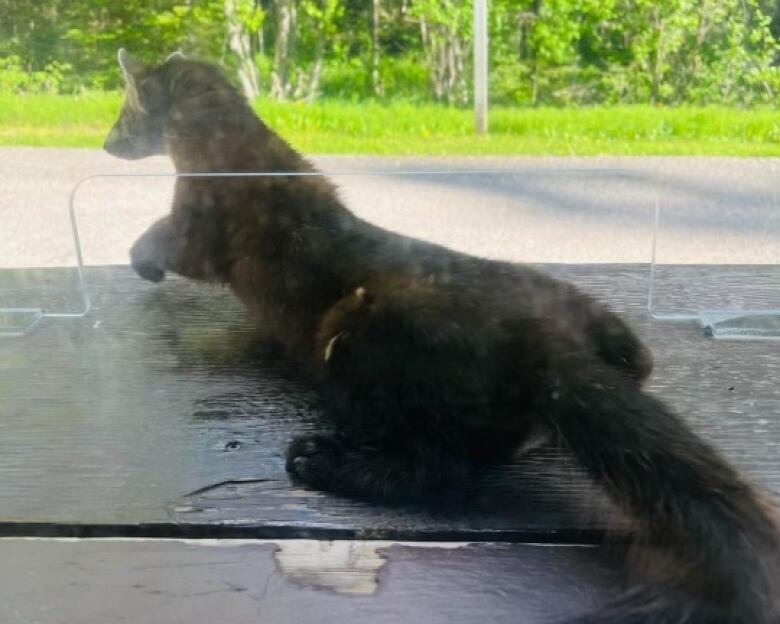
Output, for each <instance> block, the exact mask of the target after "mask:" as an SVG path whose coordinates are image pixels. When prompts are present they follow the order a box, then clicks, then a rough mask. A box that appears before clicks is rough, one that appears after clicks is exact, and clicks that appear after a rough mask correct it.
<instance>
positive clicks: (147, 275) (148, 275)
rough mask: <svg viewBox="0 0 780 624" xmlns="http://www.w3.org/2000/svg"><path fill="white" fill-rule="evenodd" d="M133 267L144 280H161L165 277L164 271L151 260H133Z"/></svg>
mask: <svg viewBox="0 0 780 624" xmlns="http://www.w3.org/2000/svg"><path fill="white" fill-rule="evenodd" d="M133 268H134V269H135V272H136V273H138V275H140V276H141V277H143V278H144V279H145V280H149V281H150V282H161V281H163V280H164V279H165V271H163V270H162V269H161V268H160V267H158V266H157V265H156V264H153V263H151V262H133Z"/></svg>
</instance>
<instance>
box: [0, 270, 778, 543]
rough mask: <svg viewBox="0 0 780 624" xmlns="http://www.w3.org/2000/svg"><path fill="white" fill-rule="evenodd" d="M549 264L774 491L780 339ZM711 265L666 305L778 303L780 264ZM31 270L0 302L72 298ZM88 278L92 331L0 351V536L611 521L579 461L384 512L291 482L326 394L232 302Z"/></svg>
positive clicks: (553, 463)
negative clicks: (653, 315) (754, 296)
mask: <svg viewBox="0 0 780 624" xmlns="http://www.w3.org/2000/svg"><path fill="white" fill-rule="evenodd" d="M547 268H548V270H550V271H551V272H553V273H555V274H556V275H559V276H561V277H566V278H568V279H571V280H573V281H574V282H576V283H578V284H579V285H581V286H582V287H583V288H585V289H586V290H588V291H590V292H592V293H595V294H596V295H597V296H599V297H600V298H601V299H603V300H605V301H607V302H609V303H610V304H611V305H612V307H613V308H614V309H615V310H617V311H619V312H621V313H624V314H625V315H626V316H627V317H628V318H629V319H630V320H631V321H632V323H633V324H634V325H635V326H636V327H637V329H638V331H639V332H640V334H641V335H642V336H643V337H644V338H645V339H646V340H647V342H648V344H649V345H650V347H651V348H652V350H653V352H654V354H655V357H656V370H655V373H654V374H653V376H652V378H651V380H650V383H649V388H650V391H651V392H654V393H656V394H657V395H659V396H661V397H663V398H664V400H665V401H667V402H668V403H670V404H671V405H673V406H674V407H675V408H676V409H677V410H678V411H679V412H680V413H682V414H684V415H685V417H686V418H687V419H688V420H689V422H690V423H691V425H692V426H693V427H694V428H695V429H696V430H697V431H698V432H700V433H701V434H702V435H704V436H705V437H707V438H708V439H710V440H712V441H713V443H714V444H716V445H717V446H718V447H719V448H721V449H722V450H723V451H724V452H725V453H726V454H727V455H728V456H729V457H730V458H731V459H732V460H733V461H734V462H735V463H736V464H738V465H739V466H741V467H742V468H743V469H744V470H745V471H747V472H748V473H749V474H750V475H751V476H752V477H753V478H754V479H755V480H757V481H759V482H761V483H763V484H764V485H765V486H767V487H769V488H770V489H772V490H773V491H775V492H780V417H778V414H779V413H780V389H778V384H777V383H776V380H777V378H778V369H780V351H778V349H779V348H780V343H777V342H768V341H746V342H726V341H717V340H712V339H707V338H706V337H705V336H704V334H703V332H702V329H701V327H699V326H697V325H696V324H695V323H685V322H683V323H661V322H658V321H654V320H651V319H650V318H649V316H648V314H647V312H646V294H647V285H648V282H647V279H648V275H649V272H648V268H647V267H646V266H638V265H592V266H581V265H578V266H563V265H553V266H549V267H547ZM713 270H714V269H713V268H712V267H709V268H707V269H703V268H700V267H678V268H675V270H674V271H672V272H671V273H670V274H669V275H668V276H667V277H666V278H665V281H664V282H663V283H664V290H663V291H662V292H661V293H660V294H661V295H662V296H663V300H662V301H661V303H663V305H665V306H667V307H669V306H671V307H675V306H677V307H678V308H680V309H682V308H683V307H685V306H686V305H689V303H690V301H691V300H693V299H696V300H704V299H708V298H709V300H711V301H712V302H713V304H717V303H718V302H724V301H727V302H728V303H729V305H735V304H739V295H737V294H735V293H738V292H739V289H740V287H741V286H743V285H744V283H745V279H746V276H747V277H748V278H749V279H752V280H753V281H754V282H755V283H757V284H759V286H760V288H759V297H760V296H761V291H760V289H761V288H763V289H764V292H765V293H766V300H767V302H769V301H770V299H771V298H772V297H776V293H775V291H776V290H777V288H776V285H780V279H778V275H777V270H776V269H775V268H767V267H764V268H762V267H732V268H722V270H721V271H720V273H719V274H718V275H719V277H718V279H717V280H715V281H713V280H712V279H710V278H711V275H712V272H713ZM24 275H25V279H24V286H25V287H24V288H23V289H19V283H20V282H19V275H18V274H13V272H10V271H0V292H2V296H3V300H2V303H3V305H8V302H10V301H12V300H13V298H14V296H16V295H19V296H20V297H22V298H24V300H25V304H27V305H30V304H31V303H34V302H35V300H36V297H43V298H44V299H45V300H46V305H47V306H48V307H51V308H52V309H54V308H57V307H59V308H67V307H68V306H69V305H72V304H73V301H72V293H67V292H65V291H62V290H58V289H62V288H63V286H69V285H70V284H71V283H72V277H73V276H72V275H71V274H69V273H68V272H67V271H66V270H61V269H57V270H55V269H49V270H40V271H32V270H27V271H25V274H24ZM87 280H88V283H89V288H90V293H91V296H92V299H93V303H94V308H93V310H92V311H91V312H90V314H89V315H87V316H86V317H85V318H83V319H55V318H48V319H44V320H43V321H42V322H41V323H40V324H39V325H38V326H37V327H36V328H35V329H34V331H33V332H32V333H30V334H29V335H26V336H22V337H17V338H3V339H0V449H1V450H0V534H2V535H48V536H50V535H64V536H82V537H87V536H112V535H131V536H151V537H164V536H189V537H218V536H230V537H264V538H281V537H284V538H298V537H313V538H328V537H331V538H332V537H338V538H365V539H368V538H372V539H394V540H434V539H435V540H441V539H447V540H462V541H484V540H488V541H493V540H507V541H521V542H522V541H551V542H564V543H567V542H582V541H591V539H595V537H596V534H597V532H598V528H599V527H600V526H601V523H602V522H604V521H605V518H607V519H609V518H610V512H609V506H608V505H607V504H606V503H605V502H604V501H603V499H602V497H600V496H599V494H598V492H596V491H594V489H593V488H592V486H591V485H590V484H589V483H588V482H587V480H585V479H584V478H583V477H582V475H581V474H580V473H579V471H578V469H577V467H576V466H574V465H573V464H572V462H571V461H570V460H569V459H568V458H567V457H566V456H565V455H562V454H561V453H560V452H559V451H558V450H557V449H555V448H545V447H542V448H540V449H536V450H533V451H531V452H530V453H528V454H527V455H526V456H524V457H521V458H518V459H517V460H516V461H515V462H514V463H513V464H512V465H509V466H506V467H504V468H502V469H499V470H495V471H493V472H491V473H486V474H484V475H482V477H481V480H480V488H479V492H480V494H479V495H478V496H477V497H476V499H475V500H474V502H473V504H471V505H469V506H468V507H467V508H464V507H459V508H457V509H436V510H430V509H403V510H399V509H384V508H381V507H373V506H368V505H361V504H358V503H353V502H350V501H346V500H343V499H340V498H338V497H333V496H328V495H323V494H320V493H317V492H310V491H307V490H304V489H300V488H294V487H292V486H291V484H290V482H289V480H288V478H287V475H286V473H285V471H284V461H283V455H284V449H285V446H286V444H287V443H288V441H289V440H290V439H291V438H292V437H293V436H295V435H298V434H300V433H303V432H306V431H310V430H312V429H315V428H316V427H317V415H318V412H319V410H320V408H321V405H320V400H319V396H318V393H317V392H316V389H315V388H313V387H312V386H311V385H309V384H308V383H307V381H306V380H305V379H303V378H302V377H301V376H300V374H299V373H298V371H297V370H296V369H295V367H294V366H292V365H290V364H289V363H287V362H285V361H284V360H283V359H282V358H280V357H279V355H278V354H276V353H274V352H273V351H272V350H271V349H268V348H267V347H265V346H264V345H262V344H260V343H258V342H257V341H256V340H254V339H253V337H252V331H251V327H250V326H249V325H248V323H247V321H246V318H245V316H244V312H243V310H242V308H241V307H240V305H239V304H238V303H237V302H236V301H235V300H234V298H233V297H232V295H230V293H229V292H227V291H226V290H224V289H220V288H212V287H207V286H204V285H200V284H194V283H191V282H188V281H185V280H180V279H172V280H170V281H166V282H165V283H163V284H162V285H152V284H148V283H145V282H143V281H141V280H140V279H138V278H136V277H135V276H134V275H133V274H132V272H131V271H130V269H129V268H127V267H99V268H90V269H88V271H87ZM14 289H16V291H15V290H14ZM66 290H67V289H66ZM20 293H21V294H20ZM675 297H676V298H677V299H678V300H677V301H675ZM697 298H698V299H697ZM707 305H710V304H707ZM605 514H606V515H605ZM594 531H595V533H594Z"/></svg>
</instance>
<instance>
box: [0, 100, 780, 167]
mask: <svg viewBox="0 0 780 624" xmlns="http://www.w3.org/2000/svg"><path fill="white" fill-rule="evenodd" d="M119 106H120V96H119V95H118V94H113V93H89V94H85V95H81V96H73V97H69V96H52V95H27V96H16V95H4V94H0V145H33V146H60V147H99V146H100V145H101V143H102V140H103V138H104V136H105V134H106V132H107V130H108V128H109V127H110V126H111V124H112V123H113V120H114V117H115V115H116V113H117V111H118V109H119ZM257 109H258V110H259V112H260V114H261V116H262V117H263V119H265V121H266V122H267V123H268V124H269V125H271V126H272V127H273V128H274V129H276V130H277V131H278V132H280V133H281V134H282V135H283V136H284V137H286V138H287V139H288V140H289V141H290V142H292V143H293V145H295V146H296V147H297V148H299V149H301V150H302V151H304V152H307V153H315V154H316V153H329V154H338V153H349V154H385V155H411V154H414V155H471V154H473V155H488V154H494V155H510V154H518V155H519V154H536V155H539V154H550V155H595V154H615V155H657V154H658V155H660V154H666V155H729V156H780V111H776V110H770V109H761V110H738V109H729V108H654V107H650V106H620V107H596V108H580V109H552V108H537V109H519V108H494V109H493V110H492V111H491V118H490V125H491V132H490V134H489V135H488V136H485V137H478V136H475V135H474V132H473V119H472V115H471V113H470V111H467V110H458V109H452V108H446V107H441V106H435V105H422V106H414V105H410V104H402V103H396V104H389V105H385V104H380V103H370V102H369V103H345V102H333V101H324V102H318V103H316V104H313V105H306V104H290V103H279V102H274V101H261V102H258V103H257Z"/></svg>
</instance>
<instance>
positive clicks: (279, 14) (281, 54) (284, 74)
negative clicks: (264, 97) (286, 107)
mask: <svg viewBox="0 0 780 624" xmlns="http://www.w3.org/2000/svg"><path fill="white" fill-rule="evenodd" d="M295 21H296V7H295V1H294V0H278V2H277V3H276V45H275V46H274V69H273V72H272V74H271V95H272V96H273V97H275V98H278V99H280V100H284V99H286V98H287V96H288V95H289V93H290V86H291V85H290V75H289V64H290V56H291V54H292V48H293V43H294V37H295Z"/></svg>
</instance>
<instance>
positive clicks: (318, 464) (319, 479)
mask: <svg viewBox="0 0 780 624" xmlns="http://www.w3.org/2000/svg"><path fill="white" fill-rule="evenodd" d="M339 454H340V452H339V447H338V443H337V442H336V441H335V440H334V439H333V438H330V437H328V436H324V435H307V436H301V437H299V438H295V439H294V440H293V441H292V442H291V443H290V446H289V447H288V449H287V472H289V473H290V477H292V479H293V480H294V481H298V482H301V483H305V484H306V485H310V486H312V487H315V488H317V489H328V484H329V483H330V482H331V477H332V476H333V473H334V472H335V470H336V468H337V466H338V463H339Z"/></svg>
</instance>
